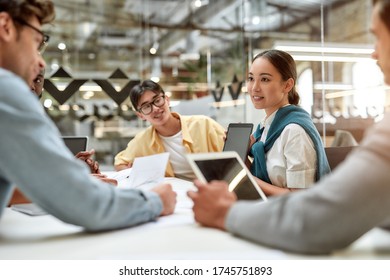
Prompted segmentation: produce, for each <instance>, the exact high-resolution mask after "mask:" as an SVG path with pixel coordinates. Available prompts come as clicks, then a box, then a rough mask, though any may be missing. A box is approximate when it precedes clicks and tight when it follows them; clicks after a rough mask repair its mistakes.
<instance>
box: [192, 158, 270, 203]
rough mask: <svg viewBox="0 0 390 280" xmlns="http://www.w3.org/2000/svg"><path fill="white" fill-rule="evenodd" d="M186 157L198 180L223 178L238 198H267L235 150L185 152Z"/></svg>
mask: <svg viewBox="0 0 390 280" xmlns="http://www.w3.org/2000/svg"><path fill="white" fill-rule="evenodd" d="M187 159H188V162H189V164H190V166H191V168H192V170H193V171H194V173H195V175H196V177H197V178H198V179H199V180H200V181H202V182H204V183H206V182H210V181H212V180H223V181H226V182H227V183H228V184H229V191H234V192H235V193H236V195H237V198H238V199H243V200H256V199H260V200H264V201H266V200H267V197H266V196H265V194H264V193H263V191H262V190H261V189H260V187H259V186H258V185H257V183H256V181H255V179H254V178H253V176H252V174H251V173H250V171H249V170H248V168H247V167H246V166H245V164H244V162H243V161H242V160H241V158H240V157H239V155H238V154H237V152H234V151H229V152H220V153H199V154H187Z"/></svg>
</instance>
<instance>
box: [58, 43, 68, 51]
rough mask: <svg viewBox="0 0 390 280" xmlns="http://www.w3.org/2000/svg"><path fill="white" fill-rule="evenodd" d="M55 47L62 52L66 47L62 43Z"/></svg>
mask: <svg viewBox="0 0 390 280" xmlns="http://www.w3.org/2000/svg"><path fill="white" fill-rule="evenodd" d="M57 47H58V48H59V49H60V50H61V51H63V50H65V49H66V45H65V43H63V42H61V43H59V44H58V46H57Z"/></svg>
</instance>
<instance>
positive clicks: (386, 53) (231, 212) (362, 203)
mask: <svg viewBox="0 0 390 280" xmlns="http://www.w3.org/2000/svg"><path fill="white" fill-rule="evenodd" d="M373 4H374V9H373V12H372V22H371V32H372V33H373V34H374V36H375V38H376V44H375V51H374V53H373V54H372V57H373V58H374V59H377V60H378V65H379V66H380V68H381V70H382V72H383V73H384V76H385V82H386V83H387V84H389V85H390V0H373ZM196 185H197V187H198V191H197V192H189V196H190V197H191V198H192V199H193V201H194V207H193V210H194V213H195V219H196V220H197V221H198V222H199V223H201V224H203V225H204V226H208V227H215V228H219V229H222V230H227V231H229V232H231V233H233V234H235V235H238V236H240V237H242V238H246V239H249V240H252V241H255V242H258V243H260V244H263V245H267V246H271V247H275V248H279V249H284V250H289V251H294V252H299V253H328V252H330V251H333V250H336V249H340V248H344V247H346V246H348V245H349V244H351V243H352V242H353V241H355V240H356V239H357V238H359V237H360V236H361V235H363V234H364V233H365V232H367V231H368V230H370V229H372V228H373V227H376V226H388V225H390V219H389V218H390V113H387V114H386V115H385V117H384V119H383V120H382V121H381V122H380V123H378V124H377V125H375V126H374V127H373V128H371V129H370V130H369V131H368V132H367V134H366V136H365V138H364V140H363V141H362V143H361V145H360V147H358V148H356V149H354V151H353V152H352V154H351V155H350V156H349V157H348V158H347V159H346V160H345V161H344V163H342V164H341V165H340V166H339V167H338V168H337V169H336V170H335V171H334V172H333V173H332V174H331V175H329V176H327V177H325V178H324V179H323V180H321V181H320V182H319V183H317V184H316V185H315V186H314V187H312V188H310V189H308V190H305V191H302V192H295V193H291V194H288V195H284V196H281V197H277V198H271V199H269V200H268V202H245V201H240V202H237V201H236V200H237V199H236V197H235V195H234V194H233V193H230V192H228V188H227V184H226V183H224V182H217V181H214V182H212V183H210V184H202V183H200V182H196Z"/></svg>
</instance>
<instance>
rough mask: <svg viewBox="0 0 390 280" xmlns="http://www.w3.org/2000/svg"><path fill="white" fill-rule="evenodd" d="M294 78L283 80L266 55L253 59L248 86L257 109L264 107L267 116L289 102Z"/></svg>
mask: <svg viewBox="0 0 390 280" xmlns="http://www.w3.org/2000/svg"><path fill="white" fill-rule="evenodd" d="M293 85H294V81H293V79H291V78H290V79H288V80H287V81H283V80H282V76H281V74H280V73H279V71H278V70H277V69H276V68H275V67H274V66H273V65H272V63H271V62H269V60H268V59H266V58H264V57H259V58H257V59H256V60H254V61H253V63H252V65H251V67H250V69H249V74H248V81H247V87H248V92H249V94H250V96H251V100H252V103H253V105H254V106H255V108H256V109H264V110H265V112H266V114H267V116H269V115H271V114H272V113H273V112H275V111H276V110H277V109H279V108H281V107H283V106H284V105H287V104H289V102H288V92H289V91H290V90H291V88H292V86H293Z"/></svg>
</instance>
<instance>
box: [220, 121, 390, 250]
mask: <svg viewBox="0 0 390 280" xmlns="http://www.w3.org/2000/svg"><path fill="white" fill-rule="evenodd" d="M389 217H390V114H387V115H385V118H384V119H383V120H382V121H381V122H380V123H378V124H376V125H374V126H373V127H372V128H371V129H370V130H369V131H368V132H367V133H366V136H365V139H364V140H363V141H362V143H361V146H360V147H357V148H355V149H354V151H353V152H352V153H351V154H350V155H349V156H348V157H347V158H346V160H345V161H344V162H343V163H342V164H340V165H339V166H338V167H337V168H336V169H335V170H334V171H333V172H332V174H330V175H328V176H326V177H324V178H323V179H322V180H321V181H320V182H318V183H317V184H316V185H315V186H313V187H312V188H309V189H308V190H304V191H299V192H294V193H291V194H288V195H285V196H281V197H277V198H272V199H270V200H269V201H268V202H260V203H259V202H257V203H256V202H237V203H236V204H235V205H234V206H233V207H232V208H231V209H230V211H229V213H228V216H227V219H226V221H225V226H226V228H227V230H228V231H230V232H232V233H234V234H236V235H239V236H242V237H244V238H247V239H250V240H253V241H255V242H258V243H261V244H264V245H267V246H272V247H275V248H280V249H285V250H290V251H294V252H299V253H327V252H330V251H332V250H335V249H340V248H343V247H345V246H347V245H349V244H350V243H352V242H353V241H354V240H356V239H357V238H359V237H360V236H361V235H362V234H364V233H365V232H367V231H368V230H370V229H372V228H373V227H375V226H379V225H384V226H386V222H387V220H388V218H389Z"/></svg>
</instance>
